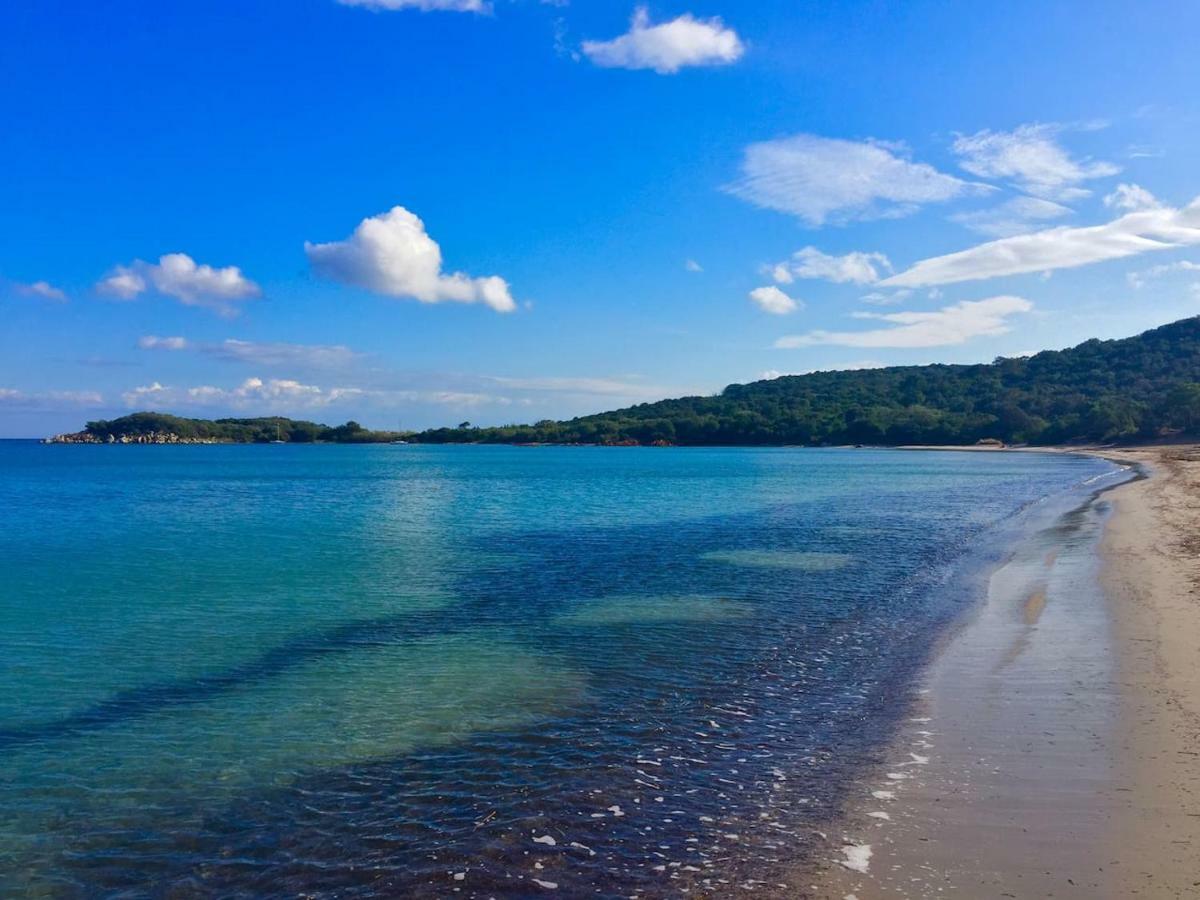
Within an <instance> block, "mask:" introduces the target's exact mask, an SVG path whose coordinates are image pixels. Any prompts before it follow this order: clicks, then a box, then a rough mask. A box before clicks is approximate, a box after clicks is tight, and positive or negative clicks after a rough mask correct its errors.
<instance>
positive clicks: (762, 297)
mask: <svg viewBox="0 0 1200 900" xmlns="http://www.w3.org/2000/svg"><path fill="white" fill-rule="evenodd" d="M750 299H751V300H753V301H754V303H755V304H757V305H758V308H759V309H761V310H762V311H763V312H769V313H771V314H773V315H776V316H786V315H787V314H788V313H793V312H795V311H796V310H798V309H803V308H804V304H803V303H801V302H800V301H799V300H796V299H795V298H794V297H789V296H788V295H787V294H785V293H784V292H783V291H781V290H780V289H779V288H777V287H775V285H773V284H771V285H767V286H766V287H758V288H755V289H754V290H752V291H751V292H750Z"/></svg>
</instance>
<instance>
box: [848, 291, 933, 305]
mask: <svg viewBox="0 0 1200 900" xmlns="http://www.w3.org/2000/svg"><path fill="white" fill-rule="evenodd" d="M911 296H912V291H911V290H909V289H908V288H901V289H900V290H898V291H892V292H891V293H890V294H885V293H883V292H882V291H871V293H869V294H863V296H862V297H860V298H859V299H860V300H862V302H863V303H869V304H870V305H871V306H896V305H898V304H900V303H903V302H904V301H905V300H907V299H908V298H909V297H911ZM933 299H935V300H936V299H937V298H936V297H934V298H933Z"/></svg>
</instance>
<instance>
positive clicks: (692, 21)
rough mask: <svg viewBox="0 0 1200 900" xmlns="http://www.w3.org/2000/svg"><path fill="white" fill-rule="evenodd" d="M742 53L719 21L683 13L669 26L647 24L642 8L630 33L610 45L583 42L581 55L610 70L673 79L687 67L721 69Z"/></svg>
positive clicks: (736, 39)
mask: <svg viewBox="0 0 1200 900" xmlns="http://www.w3.org/2000/svg"><path fill="white" fill-rule="evenodd" d="M744 52H745V47H744V46H743V44H742V41H741V39H740V38H739V37H738V36H737V32H735V31H734V30H733V29H732V28H726V27H725V23H724V22H722V21H721V20H720V19H719V18H716V17H714V18H711V19H697V18H695V17H694V16H692V15H691V14H689V13H685V14H684V15H682V16H679V17H678V18H676V19H672V20H671V21H669V22H661V23H659V24H658V25H651V24H650V14H649V13H648V12H646V9H645V7H638V8H637V9H636V10H635V11H634V13H633V20H632V21H631V22H630V24H629V31H627V32H626V33H625V34H623V35H621V36H620V37H616V38H613V39H612V40H610V41H584V42H583V53H584V55H585V56H586V57H587V58H588V59H590V60H591V61H592V62H593V63H595V64H596V65H598V66H603V67H605V68H610V69H653V70H654V71H655V72H657V73H658V74H660V75H673V74H675V73H676V72H678V71H679V70H680V69H682V68H684V67H686V66H721V65H728V64H729V63H733V62H736V61H737V60H738V59H740V58H741V56H742V54H743V53H744Z"/></svg>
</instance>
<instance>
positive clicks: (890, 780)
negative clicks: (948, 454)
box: [809, 445, 1200, 900]
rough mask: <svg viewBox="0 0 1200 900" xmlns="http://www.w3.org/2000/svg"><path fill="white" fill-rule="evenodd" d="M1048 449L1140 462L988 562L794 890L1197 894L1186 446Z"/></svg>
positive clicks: (1197, 507)
mask: <svg viewBox="0 0 1200 900" xmlns="http://www.w3.org/2000/svg"><path fill="white" fill-rule="evenodd" d="M914 449H915V448H914ZM922 449H926V448H922ZM927 449H935V448H927ZM938 449H952V448H938ZM954 449H957V448H954ZM1038 449H1039V450H1040V449H1042V448H1038ZM1051 452H1073V453H1088V454H1090V455H1095V456H1101V457H1104V458H1106V459H1109V460H1110V461H1113V462H1115V463H1117V464H1120V465H1135V466H1138V467H1139V469H1140V470H1141V471H1142V473H1143V476H1144V477H1140V478H1138V477H1135V478H1133V479H1132V480H1127V481H1124V482H1122V483H1120V484H1117V485H1114V486H1112V487H1108V488H1102V489H1100V490H1098V491H1097V492H1096V494H1095V495H1093V497H1092V498H1091V499H1090V501H1088V502H1087V503H1085V504H1084V506H1083V507H1081V508H1080V509H1079V510H1077V511H1076V512H1075V513H1069V514H1068V515H1067V516H1065V517H1063V519H1062V520H1061V521H1062V523H1064V524H1063V525H1062V527H1057V526H1056V527H1053V528H1050V529H1042V530H1039V532H1038V534H1034V535H1029V536H1027V537H1026V538H1024V539H1023V540H1022V541H1021V542H1020V543H1019V545H1018V546H1017V547H1016V548H1015V550H1014V552H1013V556H1012V557H1011V558H1010V559H1009V560H1008V562H1006V563H1005V564H1003V565H1001V566H1000V567H999V568H998V569H997V570H996V571H995V572H994V573H993V574H992V576H991V579H990V582H989V587H988V597H987V600H986V601H985V602H983V603H982V604H981V606H980V608H979V609H978V610H976V611H975V612H973V613H972V614H971V615H970V617H969V618H968V619H967V620H966V621H965V622H964V623H963V624H961V625H960V626H959V627H958V628H957V629H955V630H954V631H953V632H951V634H949V635H948V636H947V637H946V639H945V640H944V642H943V643H942V644H941V646H940V647H939V648H938V650H937V651H936V652H935V654H934V657H933V660H932V661H931V663H930V664H929V666H928V668H927V670H926V672H925V673H924V674H923V676H922V677H921V678H920V679H919V681H918V683H917V684H916V685H915V686H914V691H915V693H914V695H913V697H912V699H911V703H910V706H911V709H912V711H911V712H910V713H909V715H908V718H907V719H906V721H905V722H904V725H903V726H902V728H901V729H900V731H899V732H898V734H897V735H896V737H895V739H894V741H893V742H892V744H891V745H890V746H889V748H888V749H887V753H886V756H885V759H886V760H887V763H886V764H885V765H884V766H882V767H881V768H880V769H878V770H876V771H874V772H872V773H871V774H870V775H868V777H867V778H865V779H864V781H863V783H862V784H861V786H860V787H861V789H860V790H859V791H857V792H856V794H855V797H854V799H852V800H851V801H850V803H849V804H848V807H847V809H846V811H845V815H844V818H843V819H842V820H841V821H840V822H839V823H837V824H838V827H836V828H834V829H831V830H830V832H829V835H828V837H829V842H830V846H829V852H828V854H827V856H826V859H825V860H822V861H820V862H818V863H817V864H816V865H815V866H814V867H813V869H812V871H811V878H810V879H809V883H810V885H811V890H812V896H816V897H829V898H837V900H843V898H851V897H852V898H855V900H868V898H873V897H934V896H941V897H945V896H969V897H982V896H997V897H1001V896H1006V897H1045V896H1068V897H1126V896H1138V895H1140V896H1149V897H1156V898H1157V897H1193V896H1195V897H1200V869H1197V867H1196V863H1195V860H1196V859H1197V858H1200V651H1198V650H1197V646H1198V642H1200V602H1197V599H1196V597H1197V594H1198V593H1200V591H1198V589H1197V584H1200V567H1198V566H1197V565H1196V562H1195V560H1196V555H1197V552H1198V551H1200V539H1197V538H1192V539H1191V543H1190V544H1189V543H1188V542H1187V537H1188V536H1189V535H1195V534H1197V533H1200V451H1198V450H1197V448H1196V447H1195V446H1194V445H1171V446H1164V447H1152V448H1151V447H1143V448H1134V447H1128V448H1103V449H1100V448H1057V449H1055V450H1051ZM1043 532H1045V533H1044V534H1043Z"/></svg>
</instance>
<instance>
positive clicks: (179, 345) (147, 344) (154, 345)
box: [137, 334, 188, 350]
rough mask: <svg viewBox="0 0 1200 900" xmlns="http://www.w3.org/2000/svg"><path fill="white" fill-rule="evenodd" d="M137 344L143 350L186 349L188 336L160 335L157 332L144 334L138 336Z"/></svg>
mask: <svg viewBox="0 0 1200 900" xmlns="http://www.w3.org/2000/svg"><path fill="white" fill-rule="evenodd" d="M137 345H138V347H139V348H141V349H142V350H186V349H187V348H188V342H187V338H182V337H159V336H158V335H156V334H147V335H143V336H142V337H140V338H138V342H137Z"/></svg>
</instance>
